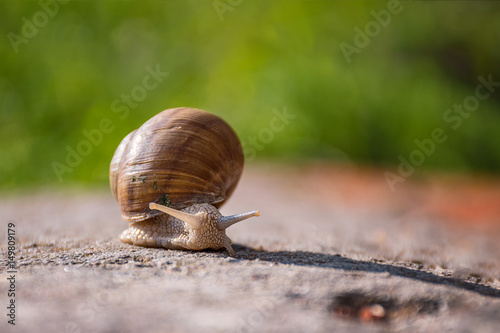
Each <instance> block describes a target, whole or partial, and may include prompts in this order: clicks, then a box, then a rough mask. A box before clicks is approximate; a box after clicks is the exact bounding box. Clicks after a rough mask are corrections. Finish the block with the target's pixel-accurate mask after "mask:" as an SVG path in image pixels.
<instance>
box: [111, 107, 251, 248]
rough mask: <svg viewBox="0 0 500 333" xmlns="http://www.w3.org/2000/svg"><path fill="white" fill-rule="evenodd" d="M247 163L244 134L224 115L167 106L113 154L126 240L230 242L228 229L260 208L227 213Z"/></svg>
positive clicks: (180, 244)
mask: <svg viewBox="0 0 500 333" xmlns="http://www.w3.org/2000/svg"><path fill="white" fill-rule="evenodd" d="M242 171H243V153H242V147H241V144H240V141H239V139H238V136H237V135H236V133H235V132H234V131H233V129H232V128H231V127H230V126H229V125H228V124H227V123H226V122H225V121H224V120H222V119H221V118H220V117H218V116H216V115H214V114H212V113H209V112H206V111H203V110H198V109H194V108H175V109H167V110H165V111H162V112H160V113H158V114H157V115H156V116H154V117H153V118H151V119H149V120H148V121H146V122H145V123H144V124H143V125H142V126H141V127H140V128H138V129H136V130H134V131H132V132H131V133H130V134H128V135H127V136H126V137H125V138H124V139H123V140H122V141H121V143H120V144H119V145H118V148H117V149H116V151H115V153H114V156H113V158H112V160H111V165H110V170H109V179H110V186H111V191H112V193H113V196H114V197H115V199H116V200H117V202H118V204H119V206H120V209H121V217H122V219H123V220H124V221H126V222H128V223H129V227H128V228H127V229H126V230H125V231H124V232H123V233H122V234H121V236H120V240H121V241H122V242H125V243H129V244H133V245H138V246H145V247H163V248H166V249H172V250H178V249H184V250H203V249H214V250H218V249H222V248H226V249H227V251H228V252H229V254H230V255H235V252H234V250H233V248H232V247H231V244H232V241H231V240H230V239H229V237H228V236H227V235H226V231H225V230H226V229H227V228H228V227H230V226H231V225H233V224H234V223H237V222H239V221H242V220H245V219H247V218H250V217H252V216H259V215H260V212H259V211H251V212H248V213H244V214H237V215H232V216H222V215H221V213H220V212H219V211H218V208H219V207H220V206H221V205H222V204H223V203H224V202H226V201H227V199H228V198H229V197H230V196H231V194H232V193H233V191H234V189H235V187H236V185H237V183H238V181H239V179H240V176H241V173H242Z"/></svg>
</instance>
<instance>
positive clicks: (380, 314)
mask: <svg viewBox="0 0 500 333" xmlns="http://www.w3.org/2000/svg"><path fill="white" fill-rule="evenodd" d="M465 183H467V184H469V183H471V184H475V185H474V186H475V187H474V191H472V192H471V191H469V192H467V191H465V192H464V193H462V194H461V195H460V196H458V197H457V195H456V194H457V193H458V192H457V191H458V190H457V186H459V185H457V184H462V185H463V184H465ZM465 183H464V182H460V181H459V182H457V181H449V182H442V181H441V182H434V181H433V180H430V181H428V182H427V184H426V185H422V183H419V184H418V185H415V184H410V182H409V181H407V182H406V183H405V184H402V185H401V186H400V188H398V189H397V190H396V191H395V192H391V191H390V190H389V187H388V186H387V184H386V183H385V180H384V176H383V172H378V171H366V170H357V169H353V168H335V169H332V168H330V167H322V166H319V167H318V166H317V167H314V166H307V167H306V166H304V167H294V168H291V167H290V168H286V167H282V166H259V167H255V166H254V167H250V168H247V170H246V171H245V173H244V177H243V178H242V180H241V183H240V185H239V186H238V188H237V190H236V192H235V193H234V195H233V198H232V199H231V200H230V201H229V202H228V204H227V205H226V206H224V207H223V208H222V210H221V211H222V213H223V214H225V215H228V214H233V213H239V212H243V211H248V210H252V209H260V210H261V212H262V216H261V217H260V218H252V219H251V220H248V221H245V222H242V223H240V224H238V225H235V226H233V227H231V228H230V229H228V235H229V236H230V237H231V238H232V239H233V241H235V243H236V245H235V246H234V248H235V250H236V252H237V255H236V257H234V258H233V257H230V256H228V254H227V253H226V252H225V251H202V252H189V251H172V250H164V249H150V248H139V247H134V246H130V245H127V244H123V243H120V242H119V241H118V235H119V233H120V232H121V231H122V230H124V229H125V227H126V224H125V222H122V221H121V220H120V212H119V208H118V206H117V204H116V202H115V201H114V199H113V197H112V196H111V194H110V193H109V192H108V191H104V190H103V191H92V192H78V191H69V192H64V193H61V192H56V191H50V190H45V191H40V192H37V193H31V194H24V195H15V196H10V197H9V196H7V195H5V194H4V195H3V196H2V199H1V203H0V216H1V217H2V224H3V226H2V228H1V229H0V245H1V248H2V253H3V254H4V255H3V256H2V258H1V260H2V263H1V267H0V269H1V276H2V278H1V280H0V295H1V296H0V300H1V305H2V306H1V307H2V308H3V309H4V310H3V312H4V314H3V315H2V317H3V318H4V319H2V322H1V323H0V330H1V331H2V332H10V331H12V332H14V331H16V332H35V331H38V332H199V331H205V332H331V331H346V332H347V331H349V332H351V331H368V332H372V331H373V332H379V331H380V332H383V331H388V330H389V331H391V330H395V331H405V332H418V331H420V332H429V331H431V332H432V331H434V332H440V331H445V330H450V331H457V330H459V331H461V332H468V331H470V332H497V330H498V327H500V281H499V280H500V263H499V261H498V254H499V253H500V224H499V221H500V214H498V211H497V210H496V209H497V208H496V203H497V202H498V201H495V203H494V205H493V204H492V207H490V206H484V202H485V201H486V203H487V199H490V198H494V199H495V200H496V199H498V197H497V195H499V192H498V187H495V186H498V184H495V183H491V182H486V183H487V184H486V185H485V186H484V188H481V189H480V190H477V186H478V185H477V184H478V181H477V180H474V181H470V182H469V181H466V182H465ZM403 185H404V186H403ZM464 186H465V185H464ZM465 187H466V186H465ZM471 193H472V194H471ZM467 195H471V198H472V199H470V200H465V201H464V198H466V197H467ZM481 196H483V197H484V198H485V200H482V201H481V202H482V204H483V206H481V207H480V208H481V209H480V210H481V211H482V212H483V214H472V215H471V216H472V219H469V220H467V218H468V216H469V215H467V214H468V213H469V212H470V211H471V210H473V209H477V205H476V203H475V202H474V200H473V199H474V198H476V197H481ZM455 197H457V199H456V200H455V201H453V200H454V199H453V198H455ZM450 200H451V201H450ZM457 200H458V201H457ZM454 203H455V206H458V207H459V209H452V208H450V207H453V204H454ZM468 204H470V206H467V205H468ZM474 205H476V206H474ZM443 207H444V208H443ZM488 207H489V208H488ZM442 208H443V209H442ZM488 209H489V210H488ZM485 210H486V213H484V211H485ZM457 211H458V212H457ZM464 212H465V213H464ZM464 216H465V218H464ZM475 217H477V219H474V218H475ZM9 222H11V223H14V224H15V228H14V229H15V233H16V234H15V237H16V249H17V250H16V256H15V261H16V264H17V266H18V267H17V273H15V279H16V282H15V288H16V297H15V301H16V321H15V323H16V326H15V327H12V326H11V325H9V324H8V323H7V320H8V317H6V315H5V314H6V313H7V309H6V306H7V305H8V304H9V303H8V302H9V300H10V298H9V297H7V292H8V289H9V281H8V280H7V277H9V276H10V275H11V274H10V273H7V266H6V265H7V256H6V255H5V253H6V250H7V229H8V227H7V224H8V223H9Z"/></svg>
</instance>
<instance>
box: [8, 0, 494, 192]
mask: <svg viewBox="0 0 500 333" xmlns="http://www.w3.org/2000/svg"><path fill="white" fill-rule="evenodd" d="M221 2H222V3H224V4H226V5H227V6H229V7H230V9H231V10H228V11H225V12H224V13H222V19H221V16H220V15H219V13H218V12H217V9H216V8H215V7H214V2H213V1H137V2H135V1H70V2H68V3H67V4H58V8H57V13H56V14H54V15H53V17H49V16H47V17H48V20H47V22H46V24H44V25H43V26H40V27H39V28H38V31H37V32H36V34H35V35H34V37H32V38H27V42H26V43H21V44H19V45H17V47H18V52H15V48H14V47H13V45H12V43H11V41H10V40H9V37H8V36H9V33H14V34H17V35H18V36H22V33H23V31H22V30H23V26H24V24H25V20H24V19H23V18H25V19H27V20H28V21H31V22H33V18H34V16H36V15H37V13H39V12H40V11H43V9H42V7H41V5H40V3H39V2H36V1H2V2H0V12H1V13H2V14H1V15H2V23H1V27H0V35H1V36H3V38H2V40H1V42H0V55H1V56H0V57H1V62H0V105H1V108H0V112H1V114H0V115H1V125H0V126H1V131H0V142H1V145H0V154H1V156H2V161H1V162H0V174H1V175H2V177H0V186H1V188H2V189H13V188H18V187H21V188H26V187H28V186H29V187H31V186H38V185H51V184H56V185H58V184H63V185H66V184H75V183H79V184H80V183H85V184H94V185H97V184H98V185H106V184H107V182H108V167H109V162H110V160H111V157H112V155H113V152H114V150H115V148H116V147H117V145H118V144H119V142H120V141H121V139H122V138H123V137H124V136H125V135H126V134H128V133H129V132H130V131H132V130H133V129H135V128H137V127H139V126H140V125H141V124H142V123H143V122H144V121H146V120H147V119H149V118H150V117H152V116H153V115H155V114H156V113H158V112H159V111H162V110H164V109H167V108H171V107H178V106H192V107H196V108H201V109H204V110H208V111H211V112H214V113H216V114H218V115H220V116H222V117H223V118H224V119H225V120H226V121H227V122H228V123H230V124H231V125H232V126H233V127H234V128H235V130H236V132H237V133H238V135H239V136H240V139H241V140H242V141H243V142H245V143H246V144H248V142H250V141H251V140H252V137H258V135H259V133H260V132H261V131H262V129H263V128H269V126H270V121H271V119H272V118H273V116H274V113H273V110H274V109H277V110H283V109H284V108H286V110H287V112H289V113H291V114H293V115H295V116H296V118H294V119H293V120H290V123H289V124H287V125H286V126H285V128H284V129H283V130H282V131H280V132H276V133H274V136H273V139H272V140H271V141H270V142H268V143H266V144H263V145H262V146H263V147H262V150H258V151H256V154H255V157H256V158H255V160H254V161H256V162H258V161H262V160H268V159H271V160H278V161H286V162H287V163H296V162H300V161H308V160H318V159H319V160H326V161H337V162H343V163H345V162H348V163H355V164H364V165H365V164H366V165H376V166H380V167H384V168H389V169H391V170H394V169H395V168H397V165H398V163H399V160H398V156H399V155H402V156H405V157H408V154H409V153H410V152H411V151H412V150H414V149H415V148H416V147H415V143H414V140H415V139H424V138H428V137H430V133H431V131H432V130H433V129H434V128H436V127H441V128H444V129H446V133H447V134H448V136H449V139H448V140H447V141H446V142H445V143H444V144H441V145H438V146H437V147H436V152H435V153H434V154H432V155H431V156H429V157H428V158H427V159H426V160H425V163H424V164H423V165H422V166H421V167H420V168H418V172H421V171H422V170H428V169H439V170H445V171H454V172H456V171H458V172H488V173H498V171H499V170H500V130H499V129H500V109H499V103H500V98H499V94H498V92H497V91H495V93H494V94H492V95H491V97H490V98H488V99H487V100H485V101H482V102H481V103H480V105H479V108H478V110H477V111H476V112H474V113H472V114H471V116H470V117H469V118H467V119H464V120H463V123H462V125H461V126H460V127H459V128H458V129H457V130H450V129H449V125H447V124H445V123H444V121H443V113H444V112H445V111H446V110H447V109H448V108H451V107H452V106H453V105H454V104H457V103H462V102H463V100H464V98H465V97H467V96H469V95H473V94H474V91H475V88H476V86H477V85H478V80H477V77H478V76H479V75H482V76H484V77H487V76H488V75H490V74H491V75H492V77H493V80H494V81H500V66H499V59H500V48H499V47H498V45H499V44H498V42H499V40H500V38H499V37H500V20H498V17H499V14H500V3H497V2H491V1H485V2H482V1H470V2H467V1H465V2H464V1H462V2H449V1H444V2H426V1H422V2H417V1H413V2H402V3H401V6H402V7H403V10H402V12H401V13H399V14H397V15H392V16H391V22H390V24H389V25H388V26H387V27H382V28H381V30H380V33H379V34H378V35H377V36H375V37H373V38H372V39H371V41H370V43H369V45H368V46H366V47H365V48H363V49H361V52H360V53H359V54H353V55H352V59H351V60H352V61H351V62H350V63H348V61H347V60H346V58H345V56H344V54H343V53H342V51H341V49H340V47H339V45H340V43H342V42H345V43H349V44H351V45H353V44H354V37H355V35H356V32H355V31H354V28H355V27H359V28H360V29H362V30H364V28H365V25H366V24H367V23H368V22H370V21H372V20H374V18H373V17H372V15H371V14H370V11H372V10H375V11H376V12H379V11H380V10H385V9H387V1H285V0H282V1H248V0H246V1H245V0H244V1H241V2H239V3H238V2H237V1H234V2H232V3H233V4H234V5H231V4H230V2H228V1H227V0H221ZM48 3H50V1H49V2H48ZM218 3H220V2H218ZM52 8H53V10H55V9H54V8H55V7H52ZM226 8H227V7H226ZM38 15H41V14H38ZM42 16H43V15H42ZM42 16H40V17H38V19H39V20H40V19H41V18H43V17H42ZM40 22H42V23H43V21H40ZM11 36H12V35H11ZM147 66H150V67H151V68H155V67H156V66H159V67H160V68H161V70H162V71H165V72H168V73H169V75H168V77H166V78H165V79H164V80H163V82H161V83H160V84H159V85H158V87H157V88H155V89H153V90H151V91H148V94H147V97H146V98H145V99H144V100H143V101H140V102H138V103H137V104H138V105H137V107H135V108H131V109H130V113H129V114H128V116H127V117H125V118H124V119H121V118H120V117H119V116H120V114H119V113H116V112H113V107H112V104H113V102H114V101H115V100H116V99H117V98H118V99H120V97H121V96H122V95H123V94H130V93H131V90H132V89H133V88H134V87H136V86H138V85H142V81H143V78H144V77H145V75H147V74H148V73H147V71H146V67H147ZM103 118H109V119H111V121H112V124H113V126H114V129H113V130H112V131H111V132H110V133H104V134H103V140H102V142H101V143H100V144H97V145H94V146H93V147H92V151H91V152H90V153H89V154H88V156H85V157H83V158H82V161H81V163H78V165H77V166H76V167H73V168H71V169H72V171H71V172H66V173H64V174H63V175H62V181H59V179H58V177H57V175H56V172H55V171H54V167H53V162H58V163H62V164H65V159H66V155H67V150H66V149H67V147H68V146H69V147H71V148H73V149H76V147H77V145H78V144H79V142H81V141H82V140H85V139H86V138H85V136H84V135H83V133H82V131H83V130H87V131H90V130H92V129H96V128H99V123H100V121H101V120H102V119H103Z"/></svg>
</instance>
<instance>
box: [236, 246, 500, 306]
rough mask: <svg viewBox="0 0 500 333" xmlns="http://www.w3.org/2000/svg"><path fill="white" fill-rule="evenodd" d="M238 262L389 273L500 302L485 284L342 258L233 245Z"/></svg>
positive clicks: (385, 264)
mask: <svg viewBox="0 0 500 333" xmlns="http://www.w3.org/2000/svg"><path fill="white" fill-rule="evenodd" d="M233 247H234V249H235V251H236V253H237V258H238V259H246V260H256V259H259V260H261V261H268V262H273V263H279V264H284V265H299V266H312V267H320V268H333V269H341V270H345V271H350V272H372V273H389V274H391V275H394V276H400V277H405V278H410V279H415V280H419V281H422V282H426V283H432V284H437V285H448V286H453V287H455V288H459V289H464V290H468V291H472V292H475V293H478V294H481V295H484V296H489V297H495V298H500V290H499V289H495V288H492V287H489V286H485V285H483V284H479V283H474V282H470V281H464V280H461V279H456V278H452V277H444V276H439V275H436V274H433V273H429V272H425V271H421V270H417V269H411V268H406V267H400V266H395V265H391V264H390V263H378V262H372V261H363V260H354V259H350V258H346V257H343V256H341V255H331V254H324V253H317V252H307V251H276V252H266V251H259V250H256V249H253V248H249V247H246V246H243V245H240V244H234V245H233Z"/></svg>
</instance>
